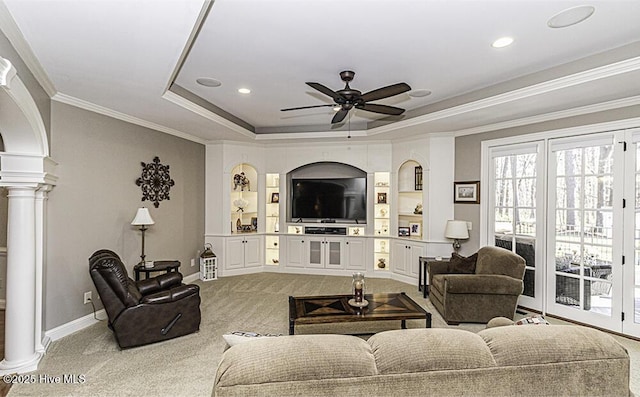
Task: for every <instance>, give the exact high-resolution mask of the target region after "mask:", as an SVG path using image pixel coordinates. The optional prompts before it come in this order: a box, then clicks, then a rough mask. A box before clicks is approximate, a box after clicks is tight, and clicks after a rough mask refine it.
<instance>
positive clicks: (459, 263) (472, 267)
mask: <svg viewBox="0 0 640 397" xmlns="http://www.w3.org/2000/svg"><path fill="white" fill-rule="evenodd" d="M477 259H478V253H477V252H476V253H475V254H473V255H471V256H469V257H464V256H462V255H459V254H457V253H455V252H453V253H452V254H451V259H449V265H448V267H447V271H448V272H449V273H466V274H473V273H475V272H476V260H477Z"/></svg>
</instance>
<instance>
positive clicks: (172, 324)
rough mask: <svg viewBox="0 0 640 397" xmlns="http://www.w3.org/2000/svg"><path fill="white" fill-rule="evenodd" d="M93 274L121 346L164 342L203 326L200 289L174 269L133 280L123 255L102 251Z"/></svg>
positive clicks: (92, 266)
mask: <svg viewBox="0 0 640 397" xmlns="http://www.w3.org/2000/svg"><path fill="white" fill-rule="evenodd" d="M89 273H90V274H91V278H92V279H93V283H94V284H95V286H96V289H97V291H98V294H99V295H100V299H101V300H102V302H103V304H104V308H105V310H106V312H107V316H108V318H109V328H111V330H112V331H113V332H114V335H115V337H116V341H117V342H118V345H119V346H120V347H121V348H128V347H134V346H140V345H146V344H148V343H154V342H160V341H163V340H167V339H171V338H175V337H178V336H183V335H187V334H190V333H192V332H196V331H198V330H199V329H200V288H199V287H198V286H197V285H195V284H188V285H185V284H183V283H182V274H180V273H178V272H171V273H167V274H162V275H160V276H157V277H153V278H149V279H146V280H141V281H137V282H136V281H133V280H132V279H131V278H130V277H129V276H128V275H127V270H126V268H125V267H124V265H123V264H122V261H121V260H120V258H119V256H118V255H117V254H116V253H114V252H113V251H110V250H98V251H96V252H95V253H94V254H93V255H91V257H90V258H89Z"/></svg>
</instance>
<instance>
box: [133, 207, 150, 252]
mask: <svg viewBox="0 0 640 397" xmlns="http://www.w3.org/2000/svg"><path fill="white" fill-rule="evenodd" d="M154 223H155V222H154V221H153V218H151V214H149V210H148V209H147V208H145V207H141V208H138V212H136V216H135V218H133V221H132V222H131V224H132V225H134V226H140V231H141V232H142V255H140V261H141V263H144V257H145V255H144V232H145V231H146V230H147V229H148V228H147V226H149V225H153V224H154Z"/></svg>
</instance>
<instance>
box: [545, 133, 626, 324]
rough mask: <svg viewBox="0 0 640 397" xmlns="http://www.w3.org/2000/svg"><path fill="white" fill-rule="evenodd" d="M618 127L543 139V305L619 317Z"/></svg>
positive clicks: (573, 313)
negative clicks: (545, 187) (545, 192)
mask: <svg viewBox="0 0 640 397" xmlns="http://www.w3.org/2000/svg"><path fill="white" fill-rule="evenodd" d="M624 138H625V137H624V132H623V131H618V132H611V133H601V134H593V135H588V136H577V137H571V138H559V139H551V140H549V156H548V157H549V166H548V184H549V189H548V208H549V210H548V213H547V216H548V221H547V235H548V237H549V238H548V240H547V280H546V282H547V286H548V289H547V294H546V311H547V312H549V313H552V314H557V315H560V316H562V317H566V318H569V319H573V320H576V321H580V322H584V323H588V324H592V325H595V326H598V327H602V328H606V329H610V330H613V331H618V332H621V331H622V323H623V318H622V317H623V314H622V312H623V310H622V298H623V288H624V286H623V277H622V273H623V268H622V266H623V264H622V262H623V249H624V244H623V241H624V233H623V225H624V222H623V220H624V219H623V216H624V214H623V197H624V194H623V192H624V186H625V151H624V144H623V143H622V142H624Z"/></svg>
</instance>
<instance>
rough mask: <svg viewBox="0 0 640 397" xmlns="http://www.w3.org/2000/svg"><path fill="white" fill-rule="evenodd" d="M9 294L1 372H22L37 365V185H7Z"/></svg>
mask: <svg viewBox="0 0 640 397" xmlns="http://www.w3.org/2000/svg"><path fill="white" fill-rule="evenodd" d="M6 188H7V190H8V192H9V194H8V198H9V214H8V224H7V298H6V301H7V303H6V311H5V352H4V357H5V358H4V360H2V362H0V373H11V372H17V373H23V372H29V371H34V370H36V369H37V367H38V362H39V361H40V358H41V354H40V353H38V352H36V348H35V337H34V335H35V333H36V329H35V325H36V321H35V320H36V316H35V313H36V205H35V203H36V201H35V196H36V189H37V185H35V186H34V185H29V186H20V187H16V186H7V187H6Z"/></svg>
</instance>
